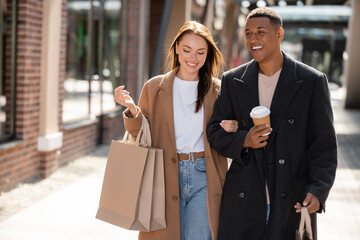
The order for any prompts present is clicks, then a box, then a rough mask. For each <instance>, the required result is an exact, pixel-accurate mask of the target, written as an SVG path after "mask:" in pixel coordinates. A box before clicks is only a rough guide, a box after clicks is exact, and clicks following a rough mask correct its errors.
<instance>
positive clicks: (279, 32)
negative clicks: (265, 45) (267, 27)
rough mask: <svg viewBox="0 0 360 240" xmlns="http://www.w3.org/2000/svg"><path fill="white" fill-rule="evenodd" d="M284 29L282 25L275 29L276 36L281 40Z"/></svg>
mask: <svg viewBox="0 0 360 240" xmlns="http://www.w3.org/2000/svg"><path fill="white" fill-rule="evenodd" d="M284 33H285V31H284V29H283V28H282V27H280V28H279V29H278V30H277V38H278V39H280V40H283V38H284Z"/></svg>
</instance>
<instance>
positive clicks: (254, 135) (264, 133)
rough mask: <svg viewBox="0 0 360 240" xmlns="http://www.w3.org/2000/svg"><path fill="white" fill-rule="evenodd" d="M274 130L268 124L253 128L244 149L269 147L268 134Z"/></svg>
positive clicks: (247, 135) (246, 138)
mask: <svg viewBox="0 0 360 240" xmlns="http://www.w3.org/2000/svg"><path fill="white" fill-rule="evenodd" d="M271 131H272V129H271V128H270V127H269V126H268V125H267V124H262V125H258V126H254V127H252V128H251V129H250V130H249V132H248V133H247V134H246V137H245V141H244V145H243V148H247V147H250V148H253V149H257V148H263V147H265V146H266V145H267V141H266V140H267V139H268V138H269V136H268V133H270V132H271Z"/></svg>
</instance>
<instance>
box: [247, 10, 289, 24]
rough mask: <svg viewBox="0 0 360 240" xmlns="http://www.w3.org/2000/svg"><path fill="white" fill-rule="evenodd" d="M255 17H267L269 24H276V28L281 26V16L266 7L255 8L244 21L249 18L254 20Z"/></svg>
mask: <svg viewBox="0 0 360 240" xmlns="http://www.w3.org/2000/svg"><path fill="white" fill-rule="evenodd" d="M256 17H267V18H269V20H270V22H271V23H273V24H276V25H277V26H278V27H282V26H283V21H282V18H281V16H280V15H279V14H278V13H277V12H276V11H275V10H274V9H272V8H268V7H261V8H255V9H254V10H252V11H251V12H250V13H249V15H248V16H247V17H246V21H247V20H248V19H250V18H256Z"/></svg>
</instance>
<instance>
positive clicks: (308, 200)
mask: <svg viewBox="0 0 360 240" xmlns="http://www.w3.org/2000/svg"><path fill="white" fill-rule="evenodd" d="M303 206H304V207H307V209H308V212H309V213H314V212H316V211H318V210H319V209H320V202H319V199H317V197H315V195H314V194H312V193H307V194H306V197H305V200H304V201H303ZM294 208H295V209H296V212H297V213H301V204H300V203H298V202H297V203H296V205H295V206H294Z"/></svg>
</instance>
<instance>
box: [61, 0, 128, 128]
mask: <svg viewBox="0 0 360 240" xmlns="http://www.w3.org/2000/svg"><path fill="white" fill-rule="evenodd" d="M120 7H121V1H120V0H82V1H81V0H76V1H75V0H69V1H68V5H67V10H68V33H67V63H66V79H65V82H64V88H65V99H64V105H63V121H64V122H71V121H78V120H81V119H88V118H95V117H97V116H99V115H101V114H103V113H105V112H108V111H111V110H113V109H114V108H115V107H116V105H115V101H114V96H113V89H114V86H116V82H117V81H118V79H119V76H120V71H119V69H120V63H119V57H118V56H119V50H118V49H119V44H118V42H119V16H120Z"/></svg>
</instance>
